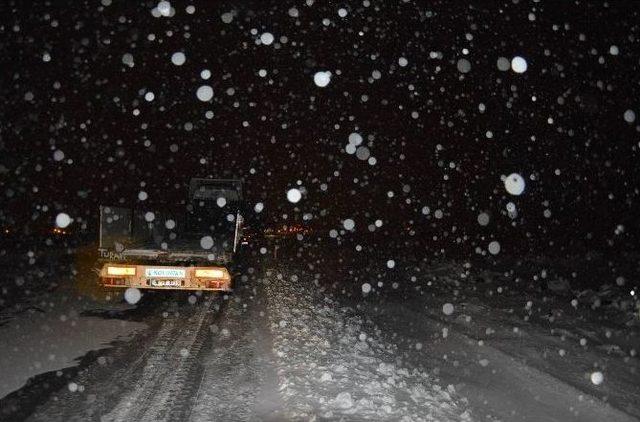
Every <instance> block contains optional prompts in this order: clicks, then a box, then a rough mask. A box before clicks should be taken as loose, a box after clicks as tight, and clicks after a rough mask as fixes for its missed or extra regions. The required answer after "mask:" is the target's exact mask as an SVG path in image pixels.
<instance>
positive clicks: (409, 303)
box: [29, 263, 638, 422]
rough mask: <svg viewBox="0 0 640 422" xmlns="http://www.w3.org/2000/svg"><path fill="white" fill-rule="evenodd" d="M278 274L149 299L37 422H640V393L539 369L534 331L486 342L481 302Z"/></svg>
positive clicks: (258, 273) (298, 272) (258, 272)
mask: <svg viewBox="0 0 640 422" xmlns="http://www.w3.org/2000/svg"><path fill="white" fill-rule="evenodd" d="M270 264H272V265H267V266H256V268H251V269H250V271H248V272H247V273H246V274H245V275H244V276H243V277H242V280H241V282H240V285H241V286H240V287H239V288H238V289H237V291H236V293H235V294H234V295H232V296H230V297H221V296H217V297H213V296H203V297H199V298H198V300H197V302H196V303H195V304H191V303H189V301H188V300H187V297H186V296H182V297H180V296H178V298H177V299H175V298H174V300H164V299H162V296H161V295H154V296H152V297H151V298H150V299H149V298H145V299H147V300H150V301H151V305H150V306H149V307H148V309H147V310H145V311H144V312H143V315H142V317H141V318H142V319H143V320H144V322H145V323H146V325H147V326H148V328H147V329H146V330H144V331H143V332H141V333H139V334H138V335H137V336H135V337H134V338H133V339H131V340H130V341H128V342H123V343H121V344H120V345H118V346H117V347H115V348H113V349H111V350H109V351H105V353H104V355H102V356H101V357H98V358H97V359H96V360H95V361H93V362H92V363H90V364H88V365H87V366H86V368H83V370H82V371H79V373H78V374H77V375H76V376H75V377H74V378H73V379H71V380H69V382H68V383H65V385H64V386H63V388H61V389H59V390H58V391H55V392H53V393H52V394H51V395H50V397H49V398H48V399H47V400H46V401H43V402H42V403H40V404H37V405H35V406H34V408H33V409H32V410H33V411H32V412H30V413H31V415H30V416H29V420H33V421H45V420H47V421H50V420H58V421H67V420H75V421H85V420H95V421H104V422H106V421H128V420H140V421H178V420H190V421H212V420H213V421H215V420H220V421H226V420H239V421H248V420H273V421H279V420H347V421H349V420H389V421H396V420H402V421H466V420H468V421H471V420H489V421H497V420H501V421H512V420H513V421H543V420H544V421H546V420H549V421H569V420H576V421H603V420H608V421H632V420H636V419H634V417H633V415H634V414H636V413H635V412H637V409H636V408H634V407H633V406H634V404H633V399H634V398H637V397H638V390H637V388H638V387H637V384H636V385H633V384H631V385H627V389H628V390H629V391H627V394H628V400H629V406H628V408H627V409H626V410H623V409H621V406H619V405H618V406H611V405H609V404H608V403H606V402H605V401H603V400H602V397H599V396H597V395H596V394H590V392H589V391H585V389H584V388H581V387H580V385H573V384H572V383H571V382H569V381H568V380H567V378H566V377H563V376H556V375H557V374H552V373H551V372H550V371H549V370H545V368H542V367H540V365H539V364H537V363H536V361H535V359H533V356H535V354H536V352H537V345H536V342H539V341H545V340H543V339H542V337H536V331H535V326H534V325H531V326H526V327H522V328H521V329H522V331H523V332H527V333H530V334H529V335H528V337H526V338H524V339H522V338H521V337H522V336H520V335H518V334H517V333H514V331H513V330H511V331H510V332H509V331H508V330H507V331H505V332H498V333H497V334H496V335H494V336H492V337H490V338H484V339H479V338H478V337H479V336H477V334H475V333H474V329H477V328H478V326H480V325H482V324H483V323H485V322H486V321H483V320H482V315H483V314H486V313H487V311H490V310H489V309H486V308H484V309H481V308H479V307H474V306H473V303H472V300H471V299H467V301H466V302H465V304H456V310H455V312H454V314H453V315H446V316H443V315H442V312H441V311H440V310H438V309H437V308H438V306H439V305H438V304H437V302H438V299H433V297H429V296H420V295H416V297H414V298H413V300H406V298H405V299H404V300H402V301H395V300H394V298H393V296H391V297H390V298H387V299H385V300H379V301H376V300H373V299H372V297H366V296H365V297H364V300H363V298H360V299H358V298H357V297H356V298H354V297H353V296H351V297H349V296H350V295H343V294H341V293H340V292H341V291H340V289H336V288H334V287H331V286H327V285H323V284H322V283H321V282H319V281H318V277H317V274H315V273H314V272H312V271H309V270H308V269H307V268H306V267H304V266H302V265H300V266H299V267H296V266H291V265H280V266H275V265H273V263H270ZM438 271H440V273H441V272H442V268H440V269H439V270H438ZM446 271H451V272H453V271H455V266H451V267H450V268H448V269H447V270H446ZM446 271H445V273H446ZM437 274H438V272H437V271H434V273H433V274H432V275H433V277H436V276H437ZM434 300H435V302H434ZM492 317H493V318H501V317H500V314H499V313H495V315H492ZM123 318H125V319H126V317H125V316H123ZM468 321H473V322H474V323H475V324H476V325H477V326H473V324H468ZM512 322H513V321H509V320H508V318H506V317H505V318H503V319H502V320H496V321H493V324H494V327H496V328H498V327H500V324H501V323H502V326H503V327H510V326H511V325H513V324H512ZM532 338H534V341H531V339H532ZM514 342H517V343H518V347H519V348H518V352H519V354H518V353H515V352H514V350H513V349H510V348H509V347H507V345H509V344H514ZM551 345H552V344H551V343H549V344H546V345H545V347H551ZM567 349H568V350H569V351H570V348H567ZM522 354H528V355H529V356H531V357H532V358H531V359H529V361H527V362H525V360H523V359H521V357H522ZM630 365H636V364H635V363H632V364H630ZM635 380H637V376H631V382H635ZM611 395H612V396H613V397H612V400H611V401H612V402H615V400H614V399H615V391H614V393H612V394H611ZM618 404H619V403H618Z"/></svg>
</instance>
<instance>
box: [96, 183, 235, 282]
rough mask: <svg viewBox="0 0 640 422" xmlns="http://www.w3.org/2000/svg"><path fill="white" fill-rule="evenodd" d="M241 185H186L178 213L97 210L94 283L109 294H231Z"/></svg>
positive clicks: (153, 209)
mask: <svg viewBox="0 0 640 422" xmlns="http://www.w3.org/2000/svg"><path fill="white" fill-rule="evenodd" d="M242 203H243V197H242V181H240V180H235V179H191V181H190V183H189V189H188V200H187V201H186V202H185V204H184V205H179V206H177V207H166V206H163V207H156V206H152V205H149V206H146V207H145V206H140V207H136V208H127V207H122V206H109V205H103V206H100V240H99V254H100V258H99V261H98V262H99V266H100V268H99V269H98V271H99V283H100V284H101V285H102V286H104V287H109V288H130V287H133V288H138V289H169V290H209V291H231V290H232V280H231V275H230V273H229V265H230V264H231V263H232V261H233V258H234V255H235V254H236V252H237V251H238V248H239V247H240V246H241V239H242V226H243V218H242V214H241V210H242Z"/></svg>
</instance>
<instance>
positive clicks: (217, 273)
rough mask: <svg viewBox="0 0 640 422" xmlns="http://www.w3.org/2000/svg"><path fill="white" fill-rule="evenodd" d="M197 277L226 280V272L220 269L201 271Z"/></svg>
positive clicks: (198, 271) (197, 273)
mask: <svg viewBox="0 0 640 422" xmlns="http://www.w3.org/2000/svg"><path fill="white" fill-rule="evenodd" d="M196 277H201V278H225V272H224V270H219V269H201V270H196Z"/></svg>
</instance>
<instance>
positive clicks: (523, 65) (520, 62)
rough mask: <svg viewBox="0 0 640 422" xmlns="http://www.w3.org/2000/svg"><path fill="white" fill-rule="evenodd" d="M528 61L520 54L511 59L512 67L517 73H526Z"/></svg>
mask: <svg viewBox="0 0 640 422" xmlns="http://www.w3.org/2000/svg"><path fill="white" fill-rule="evenodd" d="M527 67H528V66H527V61H526V60H525V59H523V58H522V57H520V56H515V57H514V58H513V59H511V69H512V70H513V71H514V72H516V73H524V72H526V71H527Z"/></svg>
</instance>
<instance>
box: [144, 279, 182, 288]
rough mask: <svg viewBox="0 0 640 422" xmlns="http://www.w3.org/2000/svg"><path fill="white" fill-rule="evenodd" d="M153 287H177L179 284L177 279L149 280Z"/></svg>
mask: <svg viewBox="0 0 640 422" xmlns="http://www.w3.org/2000/svg"><path fill="white" fill-rule="evenodd" d="M151 285H152V286H153V287H178V286H180V281H179V280H151Z"/></svg>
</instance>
